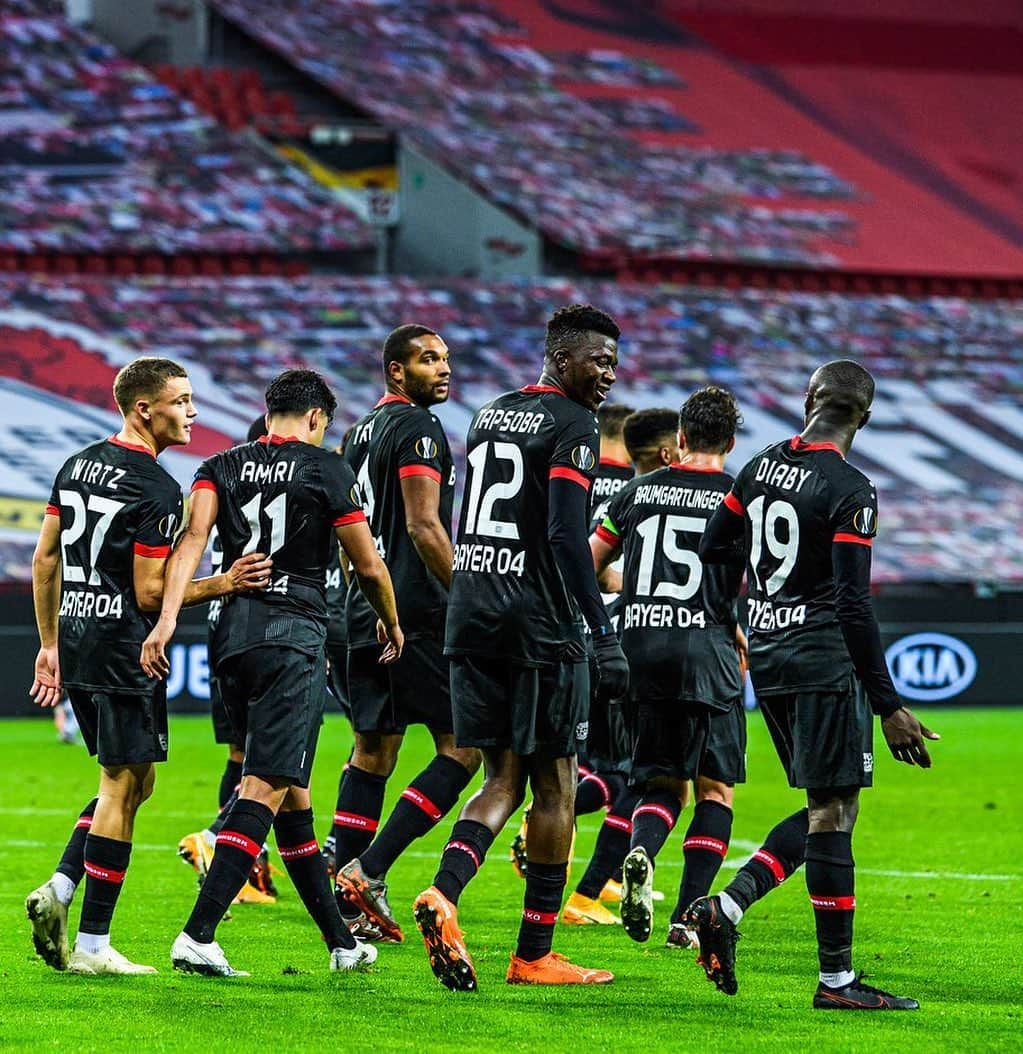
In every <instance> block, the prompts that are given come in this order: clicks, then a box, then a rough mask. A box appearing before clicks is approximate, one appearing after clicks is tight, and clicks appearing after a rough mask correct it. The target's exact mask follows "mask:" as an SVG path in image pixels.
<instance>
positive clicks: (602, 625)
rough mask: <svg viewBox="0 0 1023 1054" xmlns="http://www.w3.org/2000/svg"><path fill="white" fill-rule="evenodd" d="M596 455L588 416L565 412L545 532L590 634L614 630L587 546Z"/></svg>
mask: <svg viewBox="0 0 1023 1054" xmlns="http://www.w3.org/2000/svg"><path fill="white" fill-rule="evenodd" d="M599 457H600V443H599V438H598V434H597V427H596V421H595V418H594V416H593V415H592V414H589V413H587V412H586V411H584V410H582V409H581V408H579V412H578V413H574V414H572V415H571V416H567V415H566V421H565V423H564V424H563V425H562V426H561V427H560V429H559V431H558V433H557V434H556V436H555V442H554V449H553V452H552V454H551V466H550V472H549V476H548V493H547V498H548V517H547V537H548V539H549V541H550V545H551V552H552V553H553V555H554V562H555V563H556V564H557V566H558V570H559V571H560V572H561V577H562V580H563V581H564V583H565V588H566V589H567V590H568V591H569V593H570V594H571V595H572V597H573V598H574V599H575V601H576V603H577V604H578V605H579V608H580V610H581V611H582V614H583V618H584V619H586V624H587V625H588V626H589V627H590V630H591V631H592V632H593V634H594V636H603V635H605V634H607V633H613V632H614V628H613V627H612V625H611V620H610V619H609V618H608V614H607V610H606V608H605V607H604V602H603V600H602V599H601V597H600V590H599V589H598V588H597V577H596V575H595V574H594V573H593V558H592V556H591V555H590V547H589V526H590V507H589V494H590V488H591V487H592V486H593V480H594V478H595V477H596V470H597V463H598V461H599Z"/></svg>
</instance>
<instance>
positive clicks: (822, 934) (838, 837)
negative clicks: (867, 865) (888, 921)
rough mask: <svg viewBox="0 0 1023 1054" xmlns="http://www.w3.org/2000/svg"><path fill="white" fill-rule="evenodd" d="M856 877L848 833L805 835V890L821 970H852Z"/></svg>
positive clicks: (850, 836) (850, 835)
mask: <svg viewBox="0 0 1023 1054" xmlns="http://www.w3.org/2000/svg"><path fill="white" fill-rule="evenodd" d="M855 878H856V871H855V864H854V863H853V855H852V834H851V832H849V831H824V832H823V833H821V834H808V835H807V836H806V889H807V892H808V893H809V894H810V903H811V904H812V905H813V915H814V919H815V921H816V923H817V956H818V958H819V959H820V966H821V973H841V972H842V971H844V970H851V969H852V940H853V915H854V914H855V909H856V897H855V895H854V891H855Z"/></svg>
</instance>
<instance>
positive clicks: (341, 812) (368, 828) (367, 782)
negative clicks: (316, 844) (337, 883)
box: [330, 765, 387, 868]
mask: <svg viewBox="0 0 1023 1054" xmlns="http://www.w3.org/2000/svg"><path fill="white" fill-rule="evenodd" d="M386 785H387V777H386V776H378V775H376V774H375V773H373V772H366V771H365V770H364V769H357V768H356V767H355V766H354V765H349V766H348V767H347V768H346V769H345V771H344V775H342V777H341V783H340V786H339V787H338V791H337V809H335V811H334V827H333V830H332V831H331V832H330V833H331V834H332V835H333V836H334V856H335V857H336V859H337V866H338V868H342V867H344V866H345V864H347V863H348V862H349V861H350V860H354V859H355V858H356V857H357V856H358V857H361V856H362V854H363V853H364V852H365V851H366V850H367V849H368V848H369V843H370V842H372V841H373V836H374V835H375V834H376V833H377V827H379V826H380V814H381V812H383V809H384V788H385V787H386Z"/></svg>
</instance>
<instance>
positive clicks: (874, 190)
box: [212, 0, 1023, 276]
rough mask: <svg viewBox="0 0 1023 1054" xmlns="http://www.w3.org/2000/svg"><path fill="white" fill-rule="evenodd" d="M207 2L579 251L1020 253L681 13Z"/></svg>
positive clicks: (1015, 267) (1004, 256) (984, 267)
mask: <svg viewBox="0 0 1023 1054" xmlns="http://www.w3.org/2000/svg"><path fill="white" fill-rule="evenodd" d="M212 6H213V7H214V8H216V9H217V10H218V11H219V12H221V13H222V14H223V16H224V17H225V18H226V19H228V20H229V21H230V22H232V23H233V24H235V25H237V26H238V27H240V28H241V29H242V30H243V31H244V32H246V33H250V34H252V35H254V36H255V37H257V38H258V39H259V40H260V41H262V42H263V43H264V44H265V45H266V46H267V47H268V48H269V49H271V50H273V51H275V52H277V53H278V54H280V55H282V56H284V57H285V58H287V59H289V60H290V61H291V62H292V63H293V64H294V65H295V66H296V67H298V68H299V69H301V70H303V71H304V72H306V73H307V74H309V75H310V76H311V77H313V78H314V79H316V80H318V81H319V82H320V83H322V84H324V85H326V86H327V87H329V88H331V89H332V90H333V91H335V92H336V93H338V94H340V95H342V96H344V97H345V98H347V99H349V100H352V101H354V102H356V103H357V104H358V105H360V106H362V107H364V108H365V109H367V110H369V111H370V112H372V113H373V114H374V115H375V116H376V117H378V118H379V119H380V120H382V121H384V122H385V123H388V124H390V125H391V126H393V127H395V128H397V129H400V130H401V131H402V132H403V133H404V134H405V135H406V137H407V138H408V139H409V140H410V141H411V142H413V143H415V144H416V145H417V146H418V147H419V148H420V149H422V150H424V151H425V152H426V153H428V154H430V155H431V156H432V157H433V158H434V159H435V160H438V161H440V162H441V163H443V164H445V165H446V166H447V167H448V168H449V169H451V170H452V171H453V172H454V173H455V174H457V175H458V176H459V177H460V178H463V179H464V180H466V181H467V182H469V183H470V184H471V185H473V186H474V187H475V188H476V189H478V190H479V191H480V192H481V193H483V194H484V195H486V196H488V197H489V198H491V199H492V200H494V201H496V202H498V203H499V204H502V205H503V206H505V207H507V208H508V209H509V210H511V211H512V212H514V213H516V214H517V215H518V216H520V217H524V218H526V219H527V220H528V221H529V222H532V223H534V224H535V225H536V226H537V227H538V228H539V229H540V230H541V231H542V232H543V233H544V234H545V235H546V236H547V237H548V238H549V239H550V240H551V242H552V243H554V244H556V245H561V246H567V247H568V248H570V249H572V250H574V251H576V252H577V253H578V254H580V256H581V259H582V263H583V264H584V265H585V264H587V263H589V264H591V265H593V266H599V265H602V264H603V265H609V264H611V265H613V264H614V262H616V261H617V262H618V263H621V264H624V263H625V262H629V263H630V265H631V266H632V267H633V269H634V271H635V269H636V268H635V265H636V262H637V259H642V258H647V259H650V258H656V259H661V260H665V259H666V260H669V261H670V260H671V259H679V258H685V259H694V258H695V259H715V260H721V259H725V260H738V261H747V262H749V261H760V262H765V261H767V262H770V263H772V264H784V263H790V264H791V263H796V264H813V265H815V266H825V267H828V266H841V267H843V268H850V269H864V270H873V271H878V270H884V271H893V272H903V273H906V272H908V273H914V274H924V275H928V274H945V275H969V274H980V275H992V276H995V275H1000V276H1018V275H1019V274H1020V273H1021V272H1023V249H1021V245H1023V242H1020V241H1018V240H1016V239H1015V238H1014V237H1012V232H1011V231H1010V230H1008V229H1007V228H1004V226H1002V227H999V226H997V225H996V226H994V227H992V225H991V224H990V223H989V222H988V219H989V217H988V216H986V215H983V214H980V213H977V212H976V210H973V209H968V208H967V207H966V205H967V204H968V203H966V202H965V201H964V199H962V196H960V199H959V200H956V199H955V196H954V195H953V196H950V195H948V194H946V193H945V190H944V188H943V187H939V186H936V185H935V184H934V183H933V181H932V182H927V181H922V182H921V180H920V179H919V178H918V177H919V172H918V171H915V170H912V169H907V168H905V166H899V167H896V166H894V164H893V159H892V158H890V157H885V156H880V155H875V152H874V151H872V150H870V149H869V144H867V143H860V142H857V141H856V140H855V139H849V138H847V137H846V136H845V135H844V133H843V129H842V127H841V126H839V125H837V124H836V125H835V126H834V127H832V126H831V125H829V123H828V122H827V121H822V120H820V119H819V115H818V114H817V113H816V112H815V111H814V110H813V108H812V107H811V106H810V105H808V104H804V103H803V101H802V100H800V99H790V98H789V97H788V95H787V94H786V93H785V92H784V91H778V90H775V87H776V85H775V84H774V82H772V81H771V79H770V77H769V76H767V74H766V73H764V71H759V70H757V69H755V68H750V67H747V66H744V65H739V64H737V63H735V62H733V61H731V60H730V59H729V58H727V57H726V56H724V55H721V54H719V53H718V52H716V51H714V50H713V49H712V48H708V47H707V46H706V45H705V44H704V43H703V42H702V41H700V40H699V39H698V38H697V37H696V36H694V35H693V33H687V32H686V31H685V29H684V27H683V28H679V27H677V26H676V28H675V31H674V32H673V30H672V25H671V23H670V22H662V23H660V24H659V25H658V26H654V27H653V28H651V25H649V24H647V23H649V18H650V16H649V15H643V14H642V13H639V14H637V13H636V10H637V9H632V8H629V9H628V11H627V12H624V9H623V12H624V13H622V12H619V17H620V19H621V21H619V22H616V23H614V24H602V23H601V22H600V21H599V19H597V18H595V17H591V16H592V15H593V9H597V8H600V9H602V10H605V11H607V10H608V9H609V8H608V5H593V4H587V3H583V2H576V3H559V4H557V5H548V4H542V3H540V2H539V0H514V2H513V0H493V2H491V3H477V2H471V3H470V2H468V0H453V2H441V0H411V2H402V3H400V4H399V3H375V4H372V5H366V4H361V3H357V2H356V0H324V2H320V0H295V2H294V3H291V4H289V5H287V7H286V8H284V9H281V8H279V7H275V8H273V9H272V12H271V9H268V8H266V7H265V6H264V5H261V4H259V3H257V2H255V0H212ZM630 12H631V14H630ZM629 17H635V18H636V19H638V20H639V21H638V22H637V23H636V24H635V25H633V24H631V23H629V21H628V18H629ZM680 17H681V16H680ZM644 18H645V19H646V22H643V19H644ZM658 32H659V33H660V35H659V36H656V34H657V33H658ZM540 40H543V41H544V44H543V47H542V48H541V47H540V46H539V45H538V43H537V42H538V41H540ZM587 68H591V69H592V72H589V73H580V70H581V69H587ZM653 70H657V71H659V72H657V73H656V74H653V75H651V71H653ZM931 112H933V111H931ZM625 114H628V115H630V125H629V126H628V127H627V126H626V125H624V124H623V122H622V117H623V115H625ZM765 130H769V131H765ZM1006 134H1009V133H1006ZM916 142H917V140H916V139H914V140H913V141H912V142H911V143H910V144H909V149H910V152H912V149H913V147H914V146H915V145H916ZM923 161H926V155H925V156H924V157H923ZM662 273H663V272H662ZM669 273H670V272H669Z"/></svg>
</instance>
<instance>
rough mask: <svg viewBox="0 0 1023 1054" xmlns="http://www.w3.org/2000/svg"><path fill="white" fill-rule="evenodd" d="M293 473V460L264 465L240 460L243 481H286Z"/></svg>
mask: <svg viewBox="0 0 1023 1054" xmlns="http://www.w3.org/2000/svg"><path fill="white" fill-rule="evenodd" d="M294 475H295V462H294V461H278V462H277V463H276V464H273V465H265V464H262V463H260V462H258V461H243V462H242V475H241V478H242V482H243V483H257V484H263V483H287V482H289V481H290V480H291V479H292V478H293V477H294Z"/></svg>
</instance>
